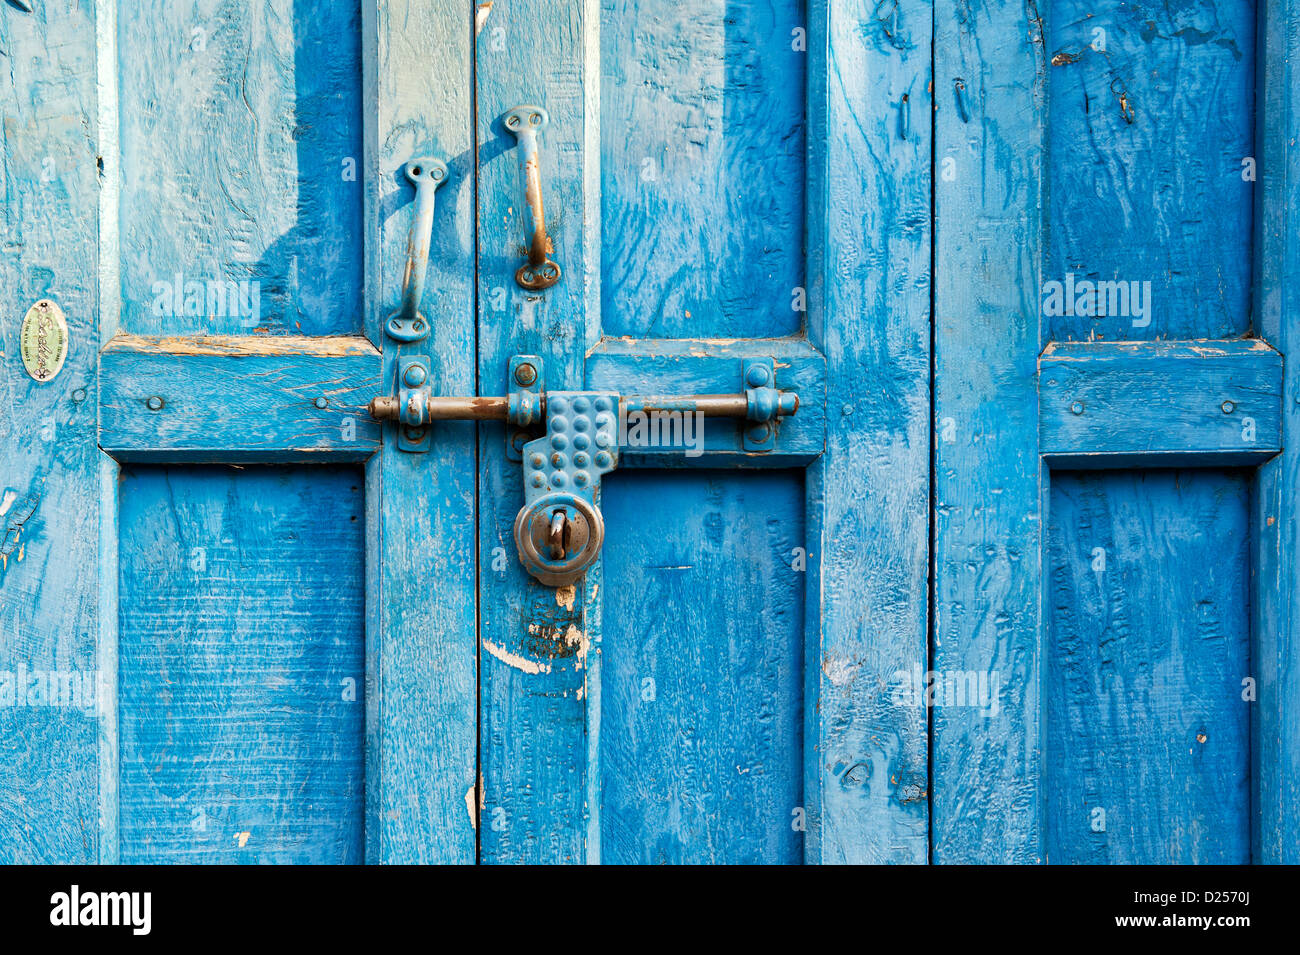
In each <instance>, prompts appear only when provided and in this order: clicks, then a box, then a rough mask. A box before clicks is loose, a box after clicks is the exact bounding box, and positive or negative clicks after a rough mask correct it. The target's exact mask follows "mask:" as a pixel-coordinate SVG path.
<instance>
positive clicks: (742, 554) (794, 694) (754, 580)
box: [599, 470, 806, 864]
mask: <svg viewBox="0 0 1300 955" xmlns="http://www.w3.org/2000/svg"><path fill="white" fill-rule="evenodd" d="M802 484H803V482H802V480H801V475H800V474H799V472H796V471H777V472H770V473H756V472H748V473H746V472H739V473H736V472H726V471H714V470H708V471H696V470H690V471H668V472H665V471H651V470H646V471H629V472H627V473H624V474H615V475H614V476H613V477H612V478H611V479H609V483H608V486H607V487H606V490H605V495H604V498H603V501H604V511H605V516H606V519H607V520H608V521H609V528H610V531H609V534H608V537H607V542H606V546H607V548H608V550H607V551H606V555H605V560H604V567H603V587H604V588H605V596H604V600H603V602H602V608H601V609H602V621H603V626H602V628H601V655H602V658H603V659H602V662H603V669H602V679H601V697H600V753H599V759H600V772H601V775H602V777H603V779H604V806H603V811H602V813H601V816H600V821H601V833H600V845H601V859H602V860H603V861H606V862H614V863H650V864H663V863H691V862H696V863H701V862H730V863H759V862H787V863H788V862H798V861H801V860H802V857H803V831H801V830H800V829H798V828H797V827H796V826H794V825H792V822H794V821H795V817H794V813H795V811H796V807H799V806H802V805H803V798H802V794H803V769H802V767H803V759H804V755H803V696H804V646H803V632H804V586H803V585H804V581H803V578H802V577H801V576H800V575H799V574H798V573H795V572H793V568H794V566H795V560H794V556H795V555H796V553H797V552H796V548H801V547H803V546H804V544H805V540H806V538H805V525H804V507H803V497H804V489H803V486H802ZM656 501H657V502H663V501H671V503H672V506H671V507H669V508H665V507H662V506H659V505H654V506H652V505H651V502H656ZM648 607H653V608H655V613H654V614H653V615H647V614H646V613H645V608H648Z"/></svg>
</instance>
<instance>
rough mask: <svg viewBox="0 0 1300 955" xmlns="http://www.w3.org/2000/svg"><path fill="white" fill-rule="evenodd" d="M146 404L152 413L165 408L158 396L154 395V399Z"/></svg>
mask: <svg viewBox="0 0 1300 955" xmlns="http://www.w3.org/2000/svg"><path fill="white" fill-rule="evenodd" d="M145 404H146V405H148V406H149V410H150V411H161V410H162V406H163V400H162V399H161V398H159V397H158V396H157V395H154V396H153V397H152V398H150V399H149V400H148V401H146V402H145Z"/></svg>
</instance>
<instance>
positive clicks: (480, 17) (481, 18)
mask: <svg viewBox="0 0 1300 955" xmlns="http://www.w3.org/2000/svg"><path fill="white" fill-rule="evenodd" d="M491 12H492V0H483V2H482V3H480V4H479V5H478V7H477V9H475V11H474V35H475V36H478V35H479V34H480V33H482V32H483V24H485V23H487V18H488V14H489V13H491Z"/></svg>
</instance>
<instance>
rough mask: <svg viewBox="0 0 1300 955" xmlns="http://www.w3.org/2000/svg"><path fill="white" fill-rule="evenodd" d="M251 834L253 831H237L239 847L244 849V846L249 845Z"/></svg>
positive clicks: (236, 836) (236, 837)
mask: <svg viewBox="0 0 1300 955" xmlns="http://www.w3.org/2000/svg"><path fill="white" fill-rule="evenodd" d="M250 836H252V833H251V832H237V833H235V839H236V840H237V841H238V842H239V848H241V849H242V848H244V846H246V845H248V839H249V837H250Z"/></svg>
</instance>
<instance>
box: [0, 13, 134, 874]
mask: <svg viewBox="0 0 1300 955" xmlns="http://www.w3.org/2000/svg"><path fill="white" fill-rule="evenodd" d="M0 49H3V50H4V51H5V53H4V63H5V68H4V70H2V71H0V118H2V119H3V124H2V129H3V133H2V138H0V167H2V168H3V173H4V175H3V180H2V181H3V186H2V187H0V189H2V191H3V203H4V216H3V219H2V220H0V234H2V235H3V242H4V248H5V254H4V255H3V256H0V409H2V410H0V535H3V536H2V537H0V672H3V674H4V685H2V686H0V699H4V700H5V702H6V705H3V706H0V861H3V862H6V863H89V862H95V861H97V860H98V859H100V858H102V857H103V856H104V854H105V847H104V845H103V838H102V837H101V834H100V826H99V819H100V814H101V808H102V807H101V795H104V794H106V793H107V794H111V786H110V788H109V789H108V790H107V791H105V790H104V789H102V788H101V759H100V745H99V744H100V733H101V728H102V724H101V722H100V720H99V719H98V718H97V715H96V705H95V704H94V703H93V702H92V704H91V706H89V707H86V706H77V705H67V704H66V703H59V702H58V701H59V699H60V698H58V697H56V698H55V703H54V705H51V703H50V702H49V701H50V697H48V696H40V697H34V696H32V695H26V696H25V697H24V700H25V703H24V704H21V705H20V704H19V702H18V696H17V691H18V684H19V682H20V680H19V674H20V672H25V673H26V675H27V677H28V678H29V679H31V678H36V677H38V676H39V678H40V681H41V682H44V683H45V686H47V687H48V685H49V684H48V680H49V677H50V676H51V675H54V676H55V678H56V680H57V679H58V678H59V677H60V675H62V676H66V677H67V678H68V679H69V680H71V679H72V678H73V677H74V676H76V677H77V678H78V679H79V680H85V679H87V678H88V679H89V682H90V684H91V689H92V692H93V686H94V682H95V680H94V677H95V673H96V670H97V666H98V649H99V631H100V625H101V612H102V611H101V608H100V605H99V599H100V593H99V575H98V568H99V541H98V536H99V521H100V506H99V493H100V492H99V457H100V455H99V451H98V449H97V448H96V447H95V418H96V415H95V405H96V400H97V384H98V377H97V373H96V367H95V352H96V343H97V334H96V303H95V292H96V260H95V255H96V248H97V242H98V231H99V223H98V210H97V203H96V196H97V188H98V183H97V172H96V150H95V142H94V140H93V137H92V136H91V135H88V131H93V130H94V129H95V125H96V89H95V13H94V10H93V9H92V8H91V7H90V6H89V5H86V4H77V5H67V4H65V5H61V6H54V7H50V8H45V7H42V8H41V10H40V12H39V13H37V14H33V13H24V12H22V11H20V10H16V9H14V8H12V7H9V8H7V9H5V10H4V13H3V16H0ZM41 298H51V299H53V300H54V301H56V302H57V303H58V304H59V306H60V307H61V308H62V309H63V311H64V312H65V313H66V316H67V322H68V329H69V335H70V339H69V345H68V356H67V361H66V363H65V364H64V366H63V370H62V371H61V372H60V373H59V374H58V376H57V377H55V378H54V379H53V380H51V381H48V382H45V383H37V382H35V381H33V380H32V379H31V378H30V377H28V375H27V373H26V371H25V370H24V369H23V365H22V360H21V357H20V354H19V341H18V333H19V327H20V324H21V322H22V316H23V315H24V313H25V312H26V311H27V309H28V308H30V307H31V305H32V304H33V303H34V302H35V301H37V300H38V299H41ZM29 689H30V685H29ZM56 689H57V688H56ZM11 694H12V696H11ZM11 699H12V702H10V700H11Z"/></svg>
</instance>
